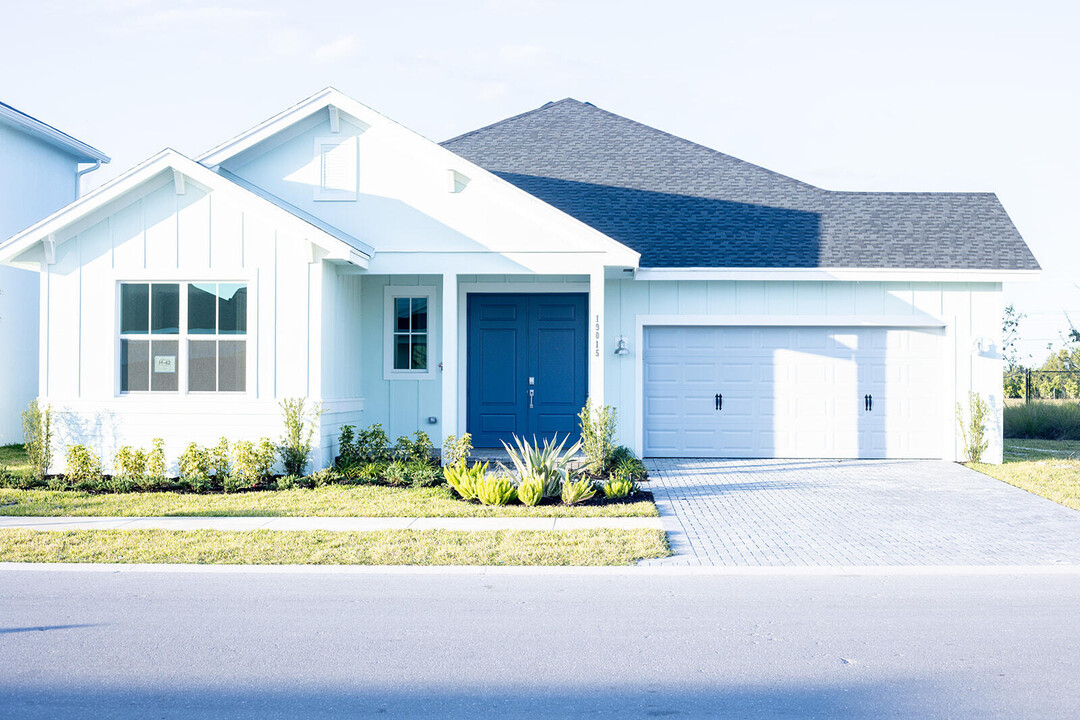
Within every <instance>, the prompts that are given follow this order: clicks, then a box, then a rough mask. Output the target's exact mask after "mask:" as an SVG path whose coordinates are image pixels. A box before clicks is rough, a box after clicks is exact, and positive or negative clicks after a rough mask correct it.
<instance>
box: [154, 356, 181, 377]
mask: <svg viewBox="0 0 1080 720" xmlns="http://www.w3.org/2000/svg"><path fill="white" fill-rule="evenodd" d="M154 372H156V373H174V372H176V356H175V355H155V356H154Z"/></svg>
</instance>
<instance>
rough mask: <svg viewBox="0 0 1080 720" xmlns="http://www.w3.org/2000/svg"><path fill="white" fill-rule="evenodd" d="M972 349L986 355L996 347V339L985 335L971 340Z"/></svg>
mask: <svg viewBox="0 0 1080 720" xmlns="http://www.w3.org/2000/svg"><path fill="white" fill-rule="evenodd" d="M971 346H972V349H974V350H975V352H977V353H979V354H980V355H984V354H986V353H988V352H990V351H991V350H993V349H994V341H993V340H991V339H990V338H988V337H986V336H985V335H984V336H982V337H977V338H975V339H974V340H972V341H971Z"/></svg>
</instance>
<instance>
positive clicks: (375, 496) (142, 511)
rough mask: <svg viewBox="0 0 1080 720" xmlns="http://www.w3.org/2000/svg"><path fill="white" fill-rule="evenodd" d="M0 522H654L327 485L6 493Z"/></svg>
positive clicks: (432, 492)
mask: <svg viewBox="0 0 1080 720" xmlns="http://www.w3.org/2000/svg"><path fill="white" fill-rule="evenodd" d="M0 515H45V516H62V515H76V516H79V515H84V516H103V515H104V516H119V517H166V516H190V515H209V516H235V515H256V516H266V517H656V515H657V512H656V506H655V505H654V504H653V503H652V501H651V500H637V501H633V502H623V503H612V504H606V505H599V504H598V505H588V504H587V505H576V506H572V507H564V506H562V505H540V506H537V507H526V506H524V505H507V506H503V507H487V506H484V505H476V504H473V503H467V502H464V501H462V500H460V499H459V498H458V497H457V496H456V495H455V494H454V493H453V491H452V490H450V488H448V487H445V486H443V487H434V488H394V487H384V486H379V485H359V486H354V487H348V486H343V485H329V486H326V487H321V488H314V489H311V490H309V489H296V490H273V491H262V492H246V493H235V494H230V495H223V494H220V493H216V494H208V495H195V494H190V493H175V492H147V493H116V494H112V493H104V494H91V493H84V492H75V491H69V490H64V491H58V490H8V489H3V488H0Z"/></svg>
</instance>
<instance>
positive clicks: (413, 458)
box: [393, 430, 435, 464]
mask: <svg viewBox="0 0 1080 720" xmlns="http://www.w3.org/2000/svg"><path fill="white" fill-rule="evenodd" d="M434 449H435V446H434V445H432V443H431V438H430V437H428V434H427V433H426V432H424V431H423V430H417V431H416V432H415V433H413V434H412V436H411V437H410V436H408V435H402V436H401V437H399V438H398V439H397V442H396V443H394V450H393V456H394V460H397V461H399V462H403V463H414V462H424V463H428V464H431V461H432V451H434Z"/></svg>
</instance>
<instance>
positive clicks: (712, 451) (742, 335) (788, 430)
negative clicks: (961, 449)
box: [643, 327, 942, 458]
mask: <svg viewBox="0 0 1080 720" xmlns="http://www.w3.org/2000/svg"><path fill="white" fill-rule="evenodd" d="M653 333H657V335H656V338H654V337H653ZM941 337H942V335H941V332H940V331H938V330H929V331H927V330H911V329H902V328H824V327H800V328H783V327H775V328H774V327H767V328H746V327H740V328H716V327H693V328H678V327H669V328H646V332H645V342H644V343H643V344H644V346H645V348H646V349H645V353H644V358H643V362H644V379H645V388H644V389H645V393H646V394H645V412H644V423H645V433H644V434H645V453H646V454H647V455H652V456H665V455H670V456H680V455H681V456H691V457H692V456H728V457H852V458H854V457H940V448H939V446H940V437H939V435H940V427H941V424H942V415H941V413H942V410H941V400H940V393H939V386H940V382H941V380H940V378H941V362H940V352H941V350H940V341H941ZM657 339H658V340H659V341H657ZM657 348H659V350H657ZM710 348H712V349H713V350H709V349H710ZM661 389H663V390H664V392H663V393H662V395H663V397H661V396H660V394H658V391H659V390H661ZM717 392H719V393H722V394H723V410H722V411H718V410H716V408H715V402H714V393H717ZM866 395H872V396H873V398H874V404H873V410H872V411H867V410H866V407H865V401H864V398H865V396H866Z"/></svg>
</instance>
